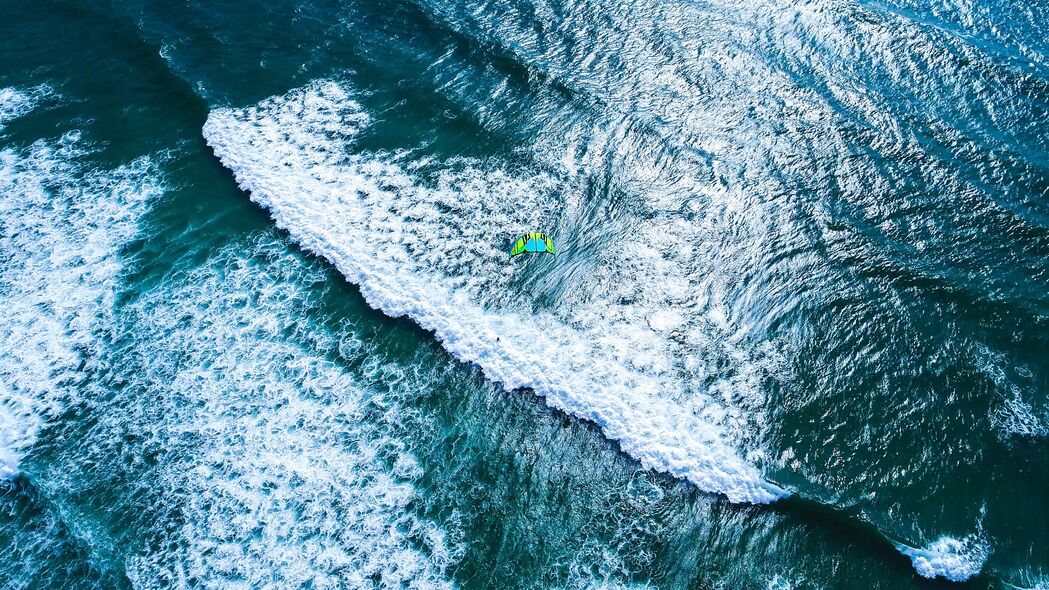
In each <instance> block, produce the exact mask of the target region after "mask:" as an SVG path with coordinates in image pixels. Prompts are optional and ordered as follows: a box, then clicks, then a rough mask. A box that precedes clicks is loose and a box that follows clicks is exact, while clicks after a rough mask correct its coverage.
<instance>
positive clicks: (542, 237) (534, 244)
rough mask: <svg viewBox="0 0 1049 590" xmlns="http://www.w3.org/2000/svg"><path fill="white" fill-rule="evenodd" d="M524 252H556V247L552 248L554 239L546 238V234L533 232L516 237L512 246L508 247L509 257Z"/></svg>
mask: <svg viewBox="0 0 1049 590" xmlns="http://www.w3.org/2000/svg"><path fill="white" fill-rule="evenodd" d="M525 252H535V253H538V252H546V253H547V254H557V249H556V248H554V241H553V240H551V239H550V238H548V237H547V236H546V234H538V233H534V232H533V233H530V234H525V235H523V236H521V237H520V238H517V241H516V242H514V247H513V248H511V249H510V258H513V257H514V256H517V255H518V254H524V253H525Z"/></svg>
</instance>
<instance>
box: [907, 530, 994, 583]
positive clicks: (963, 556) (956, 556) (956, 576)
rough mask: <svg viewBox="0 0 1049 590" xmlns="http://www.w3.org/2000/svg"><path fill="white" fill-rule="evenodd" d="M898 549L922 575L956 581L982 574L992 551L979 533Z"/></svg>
mask: <svg viewBox="0 0 1049 590" xmlns="http://www.w3.org/2000/svg"><path fill="white" fill-rule="evenodd" d="M897 549H898V550H899V551H900V553H903V554H904V555H906V556H907V557H909V558H910V559H911V564H912V565H913V566H914V570H915V571H916V572H918V574H919V575H921V576H922V577H924V578H930V579H932V578H937V577H940V578H944V579H947V580H950V581H952V582H964V581H965V580H968V579H969V578H971V577H973V576H975V575H977V574H979V573H980V569H981V568H983V564H984V562H986V561H987V557H988V556H989V555H990V553H991V549H990V547H988V545H987V543H986V542H985V541H984V540H982V539H981V538H979V537H978V536H975V535H970V536H968V537H965V538H964V539H955V538H953V537H940V538H939V539H937V540H936V541H934V542H933V543H931V544H929V545H928V546H926V547H924V548H921V549H916V548H914V547H909V546H907V545H902V544H901V545H897Z"/></svg>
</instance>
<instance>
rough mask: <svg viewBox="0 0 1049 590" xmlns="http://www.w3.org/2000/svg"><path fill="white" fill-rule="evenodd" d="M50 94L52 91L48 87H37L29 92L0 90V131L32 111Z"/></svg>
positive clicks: (8, 89)
mask: <svg viewBox="0 0 1049 590" xmlns="http://www.w3.org/2000/svg"><path fill="white" fill-rule="evenodd" d="M50 94H52V91H51V88H50V87H48V86H37V87H35V88H33V89H30V90H19V89H18V88H0V129H3V126H4V125H5V124H6V123H7V122H8V121H13V120H14V119H17V118H18V117H21V116H22V115H25V114H26V113H28V112H29V111H31V110H33V107H35V106H36V105H37V104H38V103H39V102H40V101H41V100H42V99H43V98H45V97H47V96H48V95H50Z"/></svg>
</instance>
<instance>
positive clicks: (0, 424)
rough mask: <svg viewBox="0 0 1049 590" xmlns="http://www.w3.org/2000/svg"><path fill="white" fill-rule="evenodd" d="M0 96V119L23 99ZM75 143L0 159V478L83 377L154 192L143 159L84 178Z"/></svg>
mask: <svg viewBox="0 0 1049 590" xmlns="http://www.w3.org/2000/svg"><path fill="white" fill-rule="evenodd" d="M37 95H40V92H36V93H35V94H27V93H19V92H17V91H11V90H4V91H0V101H2V104H0V115H2V116H3V117H9V116H10V117H13V116H16V115H12V113H15V114H24V113H25V112H28V110H29V109H30V108H32V104H33V102H34V98H33V96H37ZM78 146H79V134H77V133H75V132H74V133H68V134H66V135H65V136H63V137H62V138H61V139H60V140H59V141H58V142H56V143H49V142H45V141H38V142H36V143H35V144H33V145H32V146H31V147H29V148H27V149H26V150H24V151H14V150H3V151H0V229H2V231H0V310H2V311H0V382H2V383H3V394H4V395H3V396H2V397H0V479H10V478H12V477H15V476H17V475H18V473H19V469H18V465H19V462H20V461H21V458H22V456H23V454H24V452H25V450H26V449H27V448H28V447H29V446H30V445H32V444H33V442H34V441H35V440H36V436H37V433H38V431H39V430H40V428H41V427H42V426H43V424H44V423H45V422H46V420H47V419H48V418H49V417H51V416H53V415H55V414H56V413H57V412H59V411H60V410H61V409H62V408H63V407H64V406H65V405H66V404H67V403H68V402H69V400H70V399H74V398H75V397H76V396H77V394H78V390H79V387H80V386H81V384H82V383H83V382H84V380H85V379H86V376H87V374H88V372H89V371H90V370H91V367H92V362H93V358H94V356H95V355H96V354H97V353H98V352H99V350H100V348H101V342H102V340H103V338H104V334H105V332H106V331H107V330H109V329H110V328H111V326H112V316H111V315H110V314H111V307H112V299H113V295H114V290H115V287H116V285H117V284H118V282H119V279H118V277H119V274H120V272H121V268H122V263H121V260H120V258H119V250H120V248H121V246H122V245H124V244H125V243H127V242H128V241H129V240H130V239H131V238H132V237H133V236H134V234H135V231H136V228H137V226H136V220H137V218H138V216H139V215H141V213H143V212H144V211H145V209H146V206H147V203H148V201H150V200H151V199H152V198H154V197H156V196H157V195H159V194H160V193H161V192H162V189H161V187H160V184H159V182H158V181H157V180H156V175H155V174H154V173H153V171H152V164H151V163H150V160H149V159H146V158H143V159H140V160H138V161H136V162H134V163H132V164H131V165H128V166H123V167H119V168H117V169H115V170H110V171H84V170H82V169H81V167H80V165H79V164H78V162H77V158H78V156H79V155H81V153H82V149H81V148H80V147H78Z"/></svg>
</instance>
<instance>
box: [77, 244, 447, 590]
mask: <svg viewBox="0 0 1049 590" xmlns="http://www.w3.org/2000/svg"><path fill="white" fill-rule="evenodd" d="M323 280H324V277H323V274H322V273H321V272H320V270H319V269H318V268H317V265H315V264H313V265H311V264H308V263H307V262H306V261H305V260H304V259H303V258H302V256H300V255H296V254H293V253H291V252H289V251H288V247H287V243H286V242H285V241H283V240H274V239H263V240H261V241H259V242H257V243H253V244H248V245H247V247H246V248H245V245H244V244H236V245H234V246H230V247H228V248H226V249H224V250H223V251H221V252H219V253H218V254H217V255H215V256H213V257H212V258H211V259H210V260H208V261H207V262H206V263H205V264H204V265H202V266H200V267H198V268H197V269H195V270H192V271H191V272H189V273H188V274H178V275H174V276H173V277H172V278H171V279H170V280H168V281H166V282H164V283H163V284H162V285H160V286H159V287H158V288H156V289H155V290H153V291H152V292H150V293H148V294H146V295H144V296H143V297H142V298H141V299H140V300H138V301H136V303H135V304H134V305H133V306H132V307H131V308H129V309H126V310H125V317H126V321H127V322H128V325H129V327H130V328H131V329H130V330H129V331H128V332H127V334H128V336H129V337H130V338H132V342H131V344H130V345H129V348H128V349H127V352H131V353H133V354H130V355H124V358H133V359H140V360H139V361H136V362H137V363H140V364H137V365H134V366H133V367H131V368H130V369H129V370H128V371H126V372H127V373H128V375H127V378H128V383H127V386H126V388H125V389H124V394H123V396H124V398H123V399H118V401H117V402H116V403H114V404H113V406H114V407H113V411H111V412H109V413H107V415H105V416H104V417H101V418H100V424H99V426H98V427H97V430H98V431H99V432H100V436H103V434H102V433H119V435H117V439H118V440H123V439H125V438H127V437H131V438H133V439H134V440H143V441H151V442H150V446H151V447H153V448H156V449H157V451H158V452H157V455H158V458H157V461H158V467H157V471H158V472H159V479H160V482H159V487H160V488H161V489H162V490H163V491H162V492H161V494H160V497H159V498H158V499H157V503H158V504H160V505H162V506H164V507H165V508H164V509H162V510H159V512H160V513H161V514H171V513H174V514H177V515H178V516H177V517H176V518H174V519H173V522H171V523H167V522H158V523H157V524H156V528H155V531H154V532H156V531H160V532H161V533H162V537H163V542H162V543H158V544H155V545H147V546H146V547H145V548H144V549H143V550H141V552H140V553H139V554H138V555H136V556H133V557H132V558H131V559H130V560H129V570H128V575H129V578H130V579H131V580H132V582H133V584H134V585H135V587H137V588H154V587H170V586H171V585H176V586H180V587H181V586H186V585H194V586H195V585H199V586H201V587H205V588H303V587H312V588H318V589H321V588H324V589H335V588H401V587H408V588H417V589H422V588H449V587H451V582H450V581H449V580H448V579H447V577H446V576H445V570H446V568H447V567H448V566H449V565H451V564H453V563H455V562H456V560H458V559H459V557H460V555H461V553H462V547H461V546H460V545H459V544H458V543H457V542H456V540H455V538H456V534H454V529H453V532H452V534H450V533H449V532H448V531H447V530H446V529H445V528H442V527H441V526H438V525H437V524H436V523H434V522H432V521H429V520H426V519H424V518H421V517H419V516H417V514H416V511H415V509H414V508H413V506H412V504H413V502H415V501H416V499H417V497H418V494H417V492H416V489H415V487H414V485H413V483H412V480H413V479H416V478H418V477H419V476H420V475H421V474H422V468H421V467H420V466H419V464H418V462H417V461H416V460H415V458H414V456H413V455H412V452H411V448H410V447H409V446H408V443H407V442H406V441H405V440H404V438H403V437H401V436H400V435H398V432H401V431H400V430H399V429H401V428H406V427H407V425H408V424H411V423H415V422H412V420H411V419H410V417H409V413H408V412H409V411H408V410H407V409H406V408H405V406H404V404H402V401H404V398H406V397H411V396H415V395H419V392H421V391H425V390H426V388H427V383H426V382H424V381H423V379H425V378H424V377H422V376H420V375H418V374H413V373H411V372H409V371H407V370H405V367H404V366H402V365H399V364H398V363H396V362H387V361H386V360H385V359H383V358H381V357H380V356H378V355H377V353H376V352H375V350H374V347H373V346H372V345H370V344H368V343H367V342H365V341H362V340H361V339H360V338H358V337H357V336H356V335H355V333H354V332H353V331H352V328H347V329H344V330H342V331H335V332H331V331H329V330H327V329H326V328H324V327H323V322H318V321H316V318H311V317H310V315H309V314H310V312H315V311H316V308H317V305H316V299H315V297H316V296H317V295H318V292H319V291H322V290H323V288H319V287H318V285H320V284H322V281H323ZM351 364H352V365H354V366H357V367H360V368H359V369H352V370H351V369H349V368H348V367H347V366H348V365H351ZM129 415H130V416H137V417H140V418H136V419H133V420H129V419H128V416H129ZM141 417H146V419H141ZM415 424H417V423H415ZM110 436H112V434H110ZM112 454H113V453H112V452H108V451H107V452H100V453H99V457H97V459H98V461H99V462H105V461H112V459H110V458H109V456H110V455H112ZM140 454H141V451H140V450H139V451H136V452H135V456H139V455H140ZM149 493H155V492H153V491H151V492H149ZM451 524H452V525H454V522H453V523H451ZM158 548H159V550H158Z"/></svg>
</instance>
